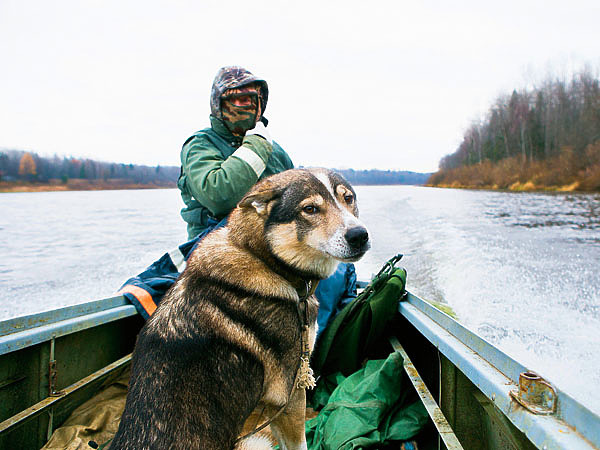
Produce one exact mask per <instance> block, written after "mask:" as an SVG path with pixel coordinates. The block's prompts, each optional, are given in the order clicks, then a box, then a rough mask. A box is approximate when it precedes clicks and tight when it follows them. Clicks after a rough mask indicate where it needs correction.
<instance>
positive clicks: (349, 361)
mask: <svg viewBox="0 0 600 450" xmlns="http://www.w3.org/2000/svg"><path fill="white" fill-rule="evenodd" d="M401 258H402V255H397V256H395V257H393V258H392V259H390V260H389V261H388V262H387V263H386V264H385V265H384V266H383V268H382V269H381V271H380V272H379V273H378V274H377V275H376V276H375V277H374V278H373V280H372V281H371V282H370V283H369V285H368V286H367V287H366V288H365V290H364V291H363V292H361V294H360V295H359V296H358V297H356V299H354V300H353V301H352V303H350V304H349V305H347V306H346V307H345V308H344V309H343V310H342V311H341V312H340V313H339V314H338V315H337V316H336V317H335V319H334V320H333V321H332V322H331V324H329V326H328V327H327V328H326V329H325V331H324V332H323V334H322V335H321V337H320V339H319V341H318V343H317V347H316V349H315V351H314V353H313V356H312V358H311V367H312V368H313V370H314V371H315V373H316V374H317V375H321V376H325V377H326V376H327V375H330V374H333V373H335V372H341V373H342V374H343V375H345V376H348V375H350V374H352V373H354V372H356V371H357V370H358V369H359V368H360V367H361V365H362V362H363V361H364V359H365V358H366V357H367V355H368V352H369V350H370V349H371V347H372V345H373V344H374V343H375V342H376V341H377V340H378V339H379V338H380V337H381V336H382V334H383V332H384V330H385V328H386V325H387V324H388V322H389V321H390V320H391V319H392V318H393V317H394V315H395V314H396V312H397V311H398V302H399V301H400V300H401V299H402V298H403V296H404V295H405V293H406V291H405V286H406V270H405V269H403V268H396V267H395V264H396V263H397V262H398V261H400V259H401Z"/></svg>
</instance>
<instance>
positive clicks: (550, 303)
mask: <svg viewBox="0 0 600 450" xmlns="http://www.w3.org/2000/svg"><path fill="white" fill-rule="evenodd" d="M357 196H358V202H359V207H360V212H361V218H362V219H363V220H364V222H365V223H366V225H367V227H368V228H369V231H370V234H371V238H372V244H373V247H372V249H371V250H370V251H369V253H367V255H366V256H365V257H364V258H363V260H362V261H360V262H359V263H357V272H358V275H359V278H360V279H365V280H367V279H369V278H370V276H371V275H372V274H374V273H375V272H377V271H378V270H379V268H380V266H381V265H382V263H383V262H385V261H386V260H387V259H388V258H390V257H391V256H393V255H395V254H396V253H403V254H404V255H405V256H404V259H403V260H402V263H403V265H404V266H405V267H406V268H407V270H408V288H409V290H411V292H413V293H415V294H417V295H419V296H421V297H423V298H425V299H431V300H435V301H437V302H443V303H447V304H448V305H449V306H451V307H452V308H453V309H454V311H455V312H456V314H457V315H458V317H459V320H460V321H461V323H463V324H464V325H465V326H467V327H468V328H470V329H471V330H473V331H475V332H476V333H478V334H479V335H481V336H482V337H483V338H485V339H486V340H488V341H489V342H491V343H492V344H494V345H497V346H498V347H499V348H501V349H502V350H503V351H504V352H506V353H507V354H509V355H510V356H512V357H513V358H515V359H517V360H519V361H520V362H521V363H523V364H524V365H526V366H528V367H530V368H531V369H534V370H536V371H537V372H539V373H541V374H542V375H543V376H544V377H546V378H547V379H549V380H550V381H552V382H554V383H556V384H557V385H558V386H559V387H560V388H561V389H563V390H565V391H567V392H569V393H570V394H571V395H573V396H574V397H575V398H576V399H578V400H579V401H580V402H582V403H584V404H585V405H586V406H588V407H589V408H590V409H592V410H594V411H595V412H597V413H600V389H599V388H598V386H600V352H599V349H600V275H599V274H598V270H599V268H600V195H592V194H538V193H505V192H489V191H467V190H455V189H436V188H424V187H415V186H377V187H376V186H359V187H357ZM180 207H181V200H180V198H179V191H177V190H171V189H166V190H137V191H136V190H131V191H92V192H43V193H24V194H0V211H2V213H1V215H0V292H1V293H0V320H3V319H6V318H9V317H15V316H19V315H23V314H31V313H34V312H39V311H44V310H49V309H54V308H57V307H60V306H65V305H72V304H75V303H80V302H85V301H89V300H94V299H98V298H103V297H107V296H111V295H112V294H114V292H115V291H116V290H117V289H118V288H119V287H120V285H121V284H122V283H123V282H124V281H125V280H126V279H127V278H128V277H129V276H130V275H134V274H136V273H138V272H140V271H141V270H142V269H144V268H145V266H147V265H148V264H149V263H151V262H152V261H154V260H155V259H157V258H158V257H159V256H161V255H162V254H163V253H164V252H165V251H166V250H170V249H172V248H174V247H176V246H177V245H178V244H180V243H182V242H184V241H185V239H186V233H185V226H184V224H183V222H182V220H181V219H180V217H179V209H180Z"/></svg>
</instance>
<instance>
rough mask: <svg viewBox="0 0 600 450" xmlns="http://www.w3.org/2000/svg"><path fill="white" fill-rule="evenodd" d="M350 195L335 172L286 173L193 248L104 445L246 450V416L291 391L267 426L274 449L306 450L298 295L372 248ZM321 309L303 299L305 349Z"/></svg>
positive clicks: (152, 325)
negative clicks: (305, 307)
mask: <svg viewBox="0 0 600 450" xmlns="http://www.w3.org/2000/svg"><path fill="white" fill-rule="evenodd" d="M355 198H356V196H355V193H354V191H353V189H352V187H351V186H350V185H349V184H348V183H347V182H346V181H345V180H344V179H343V178H342V177H340V176H339V175H337V174H335V173H333V172H329V171H325V170H311V171H309V170H291V171H287V172H283V173H281V174H277V175H274V176H272V177H269V178H267V179H265V180H263V181H262V182H260V183H258V184H257V185H256V186H255V187H254V188H253V189H252V190H251V191H250V192H249V193H248V194H247V195H246V196H245V197H244V198H243V199H242V200H241V201H240V203H239V204H238V206H237V208H236V209H235V210H234V211H233V212H232V213H231V215H230V217H229V219H228V224H227V226H226V227H224V228H222V229H219V230H215V231H214V232H212V233H210V234H209V235H208V236H207V237H206V238H204V240H203V241H201V243H200V244H199V246H198V248H197V249H196V250H195V251H194V253H193V254H192V256H191V257H190V259H189V260H188V263H187V267H186V269H185V270H184V272H183V273H182V274H181V276H180V277H179V278H178V280H177V282H176V283H175V285H174V286H173V287H172V288H171V289H170V290H169V291H168V293H167V294H166V295H165V298H164V299H163V300H162V302H161V303H160V305H159V307H158V308H157V310H156V311H155V313H154V314H153V315H152V316H151V317H150V319H149V320H148V322H147V323H146V325H145V326H144V328H143V329H142V331H141V332H140V335H139V337H138V341H137V344H136V348H135V352H134V356H133V364H132V374H131V381H130V387H129V393H128V396H127V403H126V406H125V411H124V413H123V416H122V420H121V424H120V427H119V430H118V432H117V434H116V436H115V439H114V440H113V442H112V445H111V450H117V449H136V450H141V449H211V450H214V449H232V448H234V447H235V448H249V447H244V445H246V444H244V441H242V442H240V443H237V444H236V440H237V438H238V436H239V435H240V433H241V430H242V427H243V425H244V422H245V421H246V419H247V418H248V417H249V416H250V414H251V413H252V412H253V411H254V410H258V411H260V412H262V413H263V414H262V416H263V419H262V421H265V420H267V419H268V418H269V417H271V416H273V415H274V414H275V413H276V412H277V411H278V410H279V409H280V408H281V406H283V405H285V404H286V402H287V401H288V398H289V397H290V394H291V398H290V399H289V400H290V401H289V403H288V405H287V407H286V409H285V411H284V412H283V414H281V415H279V416H278V417H277V418H276V420H275V421H274V422H273V423H272V424H271V429H272V430H273V434H274V435H275V436H276V437H277V439H278V440H279V442H280V447H281V448H282V449H284V448H287V449H302V448H306V442H305V437H304V412H305V392H304V390H302V389H296V388H295V387H294V384H295V380H296V375H297V371H298V367H299V357H300V352H301V331H300V330H301V325H302V323H301V318H300V315H299V313H298V304H299V292H300V293H302V292H304V291H305V289H306V282H307V281H311V282H315V281H316V280H319V279H324V278H326V277H328V276H329V275H331V273H333V271H334V270H335V267H336V265H337V262H338V261H340V260H343V261H356V260H358V259H359V258H360V257H361V256H362V255H363V254H364V253H365V251H366V250H367V249H368V248H369V243H368V235H367V231H366V229H365V228H364V226H363V225H362V224H361V223H360V222H359V221H358V219H357V216H358V210H357V207H356V200H355ZM317 309H318V305H317V302H316V299H315V298H314V297H313V296H310V297H309V299H308V318H309V323H310V332H309V341H310V346H311V348H312V346H313V345H314V340H315V335H316V317H317ZM248 445H249V444H248Z"/></svg>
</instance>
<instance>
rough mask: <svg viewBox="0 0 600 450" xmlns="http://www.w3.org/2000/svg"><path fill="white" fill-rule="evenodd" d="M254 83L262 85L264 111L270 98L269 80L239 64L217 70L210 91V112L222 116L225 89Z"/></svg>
mask: <svg viewBox="0 0 600 450" xmlns="http://www.w3.org/2000/svg"><path fill="white" fill-rule="evenodd" d="M252 83H256V84H257V85H258V86H260V100H261V102H260V103H261V110H262V112H263V113H264V111H265V108H266V107H267V100H268V98H269V87H268V86H267V82H266V81H265V80H263V79H260V78H257V77H256V76H254V75H253V74H252V73H251V72H249V71H248V70H246V69H244V68H243V67H239V66H227V67H222V68H220V69H219V71H218V72H217V76H215V81H213V85H212V91H211V93H210V113H211V114H212V115H213V116H215V117H221V96H222V95H223V94H224V93H225V91H227V90H228V89H235V88H239V87H242V86H246V85H248V84H252Z"/></svg>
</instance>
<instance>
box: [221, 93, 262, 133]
mask: <svg viewBox="0 0 600 450" xmlns="http://www.w3.org/2000/svg"><path fill="white" fill-rule="evenodd" d="M259 98H260V91H259V88H258V87H257V86H255V85H249V86H244V87H242V88H237V89H229V90H228V91H226V92H225V93H224V94H223V96H222V97H221V113H222V119H223V121H224V122H225V123H226V125H227V127H228V128H229V129H230V131H231V132H232V133H233V134H236V135H239V136H243V135H244V134H245V133H246V131H248V130H250V129H252V128H254V126H255V125H256V122H257V121H258V119H260V116H261V105H260V101H259Z"/></svg>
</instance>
